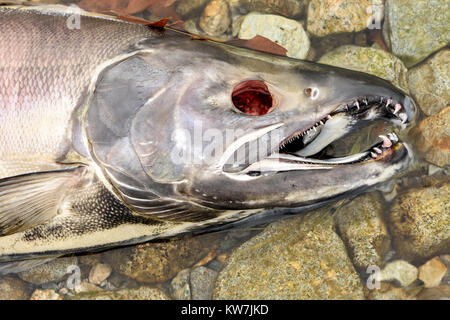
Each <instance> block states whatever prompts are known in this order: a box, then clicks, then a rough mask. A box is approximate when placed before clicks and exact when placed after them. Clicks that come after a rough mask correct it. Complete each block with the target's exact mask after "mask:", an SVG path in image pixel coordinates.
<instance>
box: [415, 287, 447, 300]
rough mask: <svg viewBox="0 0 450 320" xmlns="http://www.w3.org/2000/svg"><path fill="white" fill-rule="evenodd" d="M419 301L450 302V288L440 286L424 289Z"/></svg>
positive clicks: (418, 297)
mask: <svg viewBox="0 0 450 320" xmlns="http://www.w3.org/2000/svg"><path fill="white" fill-rule="evenodd" d="M417 299H419V300H450V287H449V286H439V287H435V288H429V289H424V290H423V291H422V292H421V293H420V294H419V295H418V296H417Z"/></svg>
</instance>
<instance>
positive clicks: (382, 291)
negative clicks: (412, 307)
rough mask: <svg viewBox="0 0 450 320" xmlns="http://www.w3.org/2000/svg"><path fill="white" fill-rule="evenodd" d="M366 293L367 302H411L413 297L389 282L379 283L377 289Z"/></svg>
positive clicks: (367, 290)
mask: <svg viewBox="0 0 450 320" xmlns="http://www.w3.org/2000/svg"><path fill="white" fill-rule="evenodd" d="M364 290H365V291H366V297H367V299H369V300H412V299H414V297H412V296H410V295H409V294H408V293H407V292H405V290H404V289H403V288H398V287H395V286H394V285H392V284H391V283H389V282H381V283H380V288H379V289H372V290H369V289H367V288H364Z"/></svg>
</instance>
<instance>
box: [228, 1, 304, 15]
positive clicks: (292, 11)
mask: <svg viewBox="0 0 450 320" xmlns="http://www.w3.org/2000/svg"><path fill="white" fill-rule="evenodd" d="M228 3H229V4H230V7H231V8H232V9H233V10H235V11H238V12H240V13H244V14H245V13H249V12H260V13H269V14H276V15H282V16H285V17H288V18H295V17H299V16H302V15H303V13H304V12H305V6H306V4H307V1H306V0H228Z"/></svg>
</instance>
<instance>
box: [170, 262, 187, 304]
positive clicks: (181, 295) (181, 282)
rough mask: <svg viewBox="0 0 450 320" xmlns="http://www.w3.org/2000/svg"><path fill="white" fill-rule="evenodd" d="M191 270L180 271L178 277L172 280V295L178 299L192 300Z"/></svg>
mask: <svg viewBox="0 0 450 320" xmlns="http://www.w3.org/2000/svg"><path fill="white" fill-rule="evenodd" d="M190 272H191V271H190V270H189V269H184V270H181V271H180V272H178V274H177V275H176V277H174V278H173V279H172V281H170V287H171V291H172V296H173V297H174V298H175V299H177V300H190V299H191V286H190V281H189V278H190Z"/></svg>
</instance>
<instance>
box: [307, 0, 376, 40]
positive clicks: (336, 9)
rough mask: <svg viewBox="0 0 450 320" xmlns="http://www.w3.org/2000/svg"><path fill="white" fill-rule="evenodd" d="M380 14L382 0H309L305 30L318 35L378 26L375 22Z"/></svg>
mask: <svg viewBox="0 0 450 320" xmlns="http://www.w3.org/2000/svg"><path fill="white" fill-rule="evenodd" d="M382 16H383V1H382V0H359V1H348V0H310V2H309V6H308V20H307V30H308V31H309V32H310V33H311V34H313V35H315V36H319V37H323V36H326V35H328V34H334V33H342V32H358V31H362V30H364V29H367V28H368V27H371V28H373V27H380V26H381V25H380V26H378V25H376V23H379V22H380V21H381V18H382ZM374 21H375V25H374Z"/></svg>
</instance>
